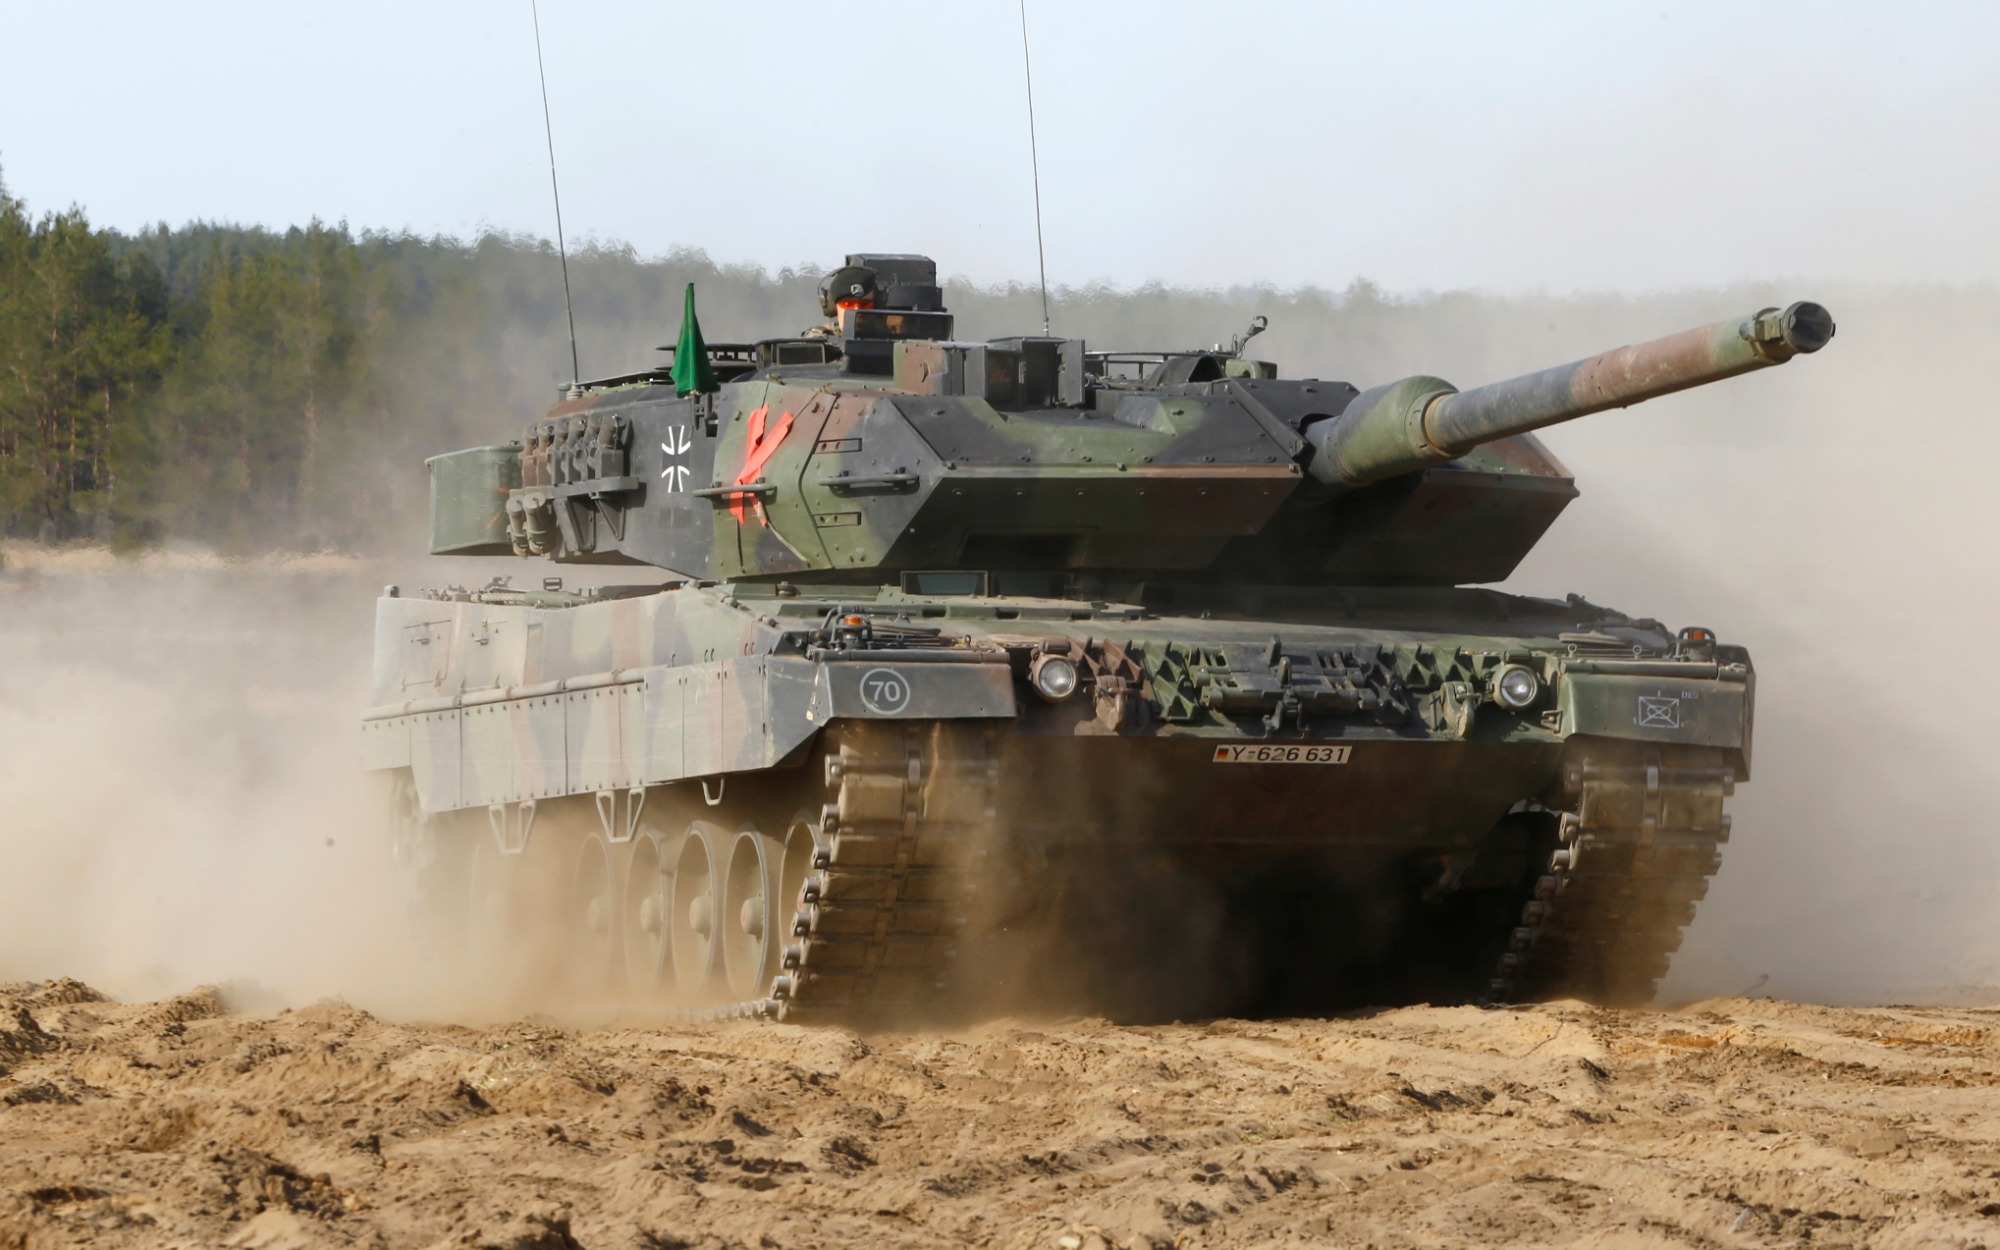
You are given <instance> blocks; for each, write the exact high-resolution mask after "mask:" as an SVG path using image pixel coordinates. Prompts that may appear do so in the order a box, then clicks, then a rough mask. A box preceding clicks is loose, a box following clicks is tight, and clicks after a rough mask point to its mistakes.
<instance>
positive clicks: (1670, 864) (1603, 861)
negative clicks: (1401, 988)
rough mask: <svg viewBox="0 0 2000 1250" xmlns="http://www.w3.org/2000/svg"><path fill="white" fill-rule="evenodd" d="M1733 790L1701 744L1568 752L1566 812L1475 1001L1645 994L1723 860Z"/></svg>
mask: <svg viewBox="0 0 2000 1250" xmlns="http://www.w3.org/2000/svg"><path fill="white" fill-rule="evenodd" d="M1735 786H1736V776H1735V773H1734V771H1733V770H1732V769H1730V768H1729V767H1728V766H1727V765H1726V764H1725V763H1724V762H1723V753H1722V752H1721V751H1719V750H1714V749H1710V748H1702V747H1670V746H1669V747H1638V746H1634V745H1632V744H1625V743H1613V742H1606V743H1603V744H1601V745H1593V746H1590V747H1587V748H1585V749H1583V750H1581V751H1579V752H1578V753H1577V754H1575V755H1573V756H1572V757H1571V759H1570V760H1569V761H1568V762H1567V763H1566V764H1565V765H1564V789H1565V790H1566V791H1567V792H1568V794H1569V795H1570V796H1572V797H1573V798H1574V799H1575V807H1574V809H1573V810H1571V811H1566V812H1563V813H1562V814H1561V816H1560V819H1559V823H1558V832H1557V841H1558V846H1557V847H1556V848H1555V849H1554V850H1553V851H1551V852H1550V853H1549V857H1548V859H1547V861H1546V863H1545V864H1544V866H1543V870H1542V873H1541V875H1540V876H1539V877H1538V878H1537V879H1536V881H1535V885H1534V890H1533V897H1532V898H1531V899H1530V900H1529V901H1528V902H1527V903H1526V904H1525V905H1524V906H1523V907H1522V909H1521V921H1520V924H1519V925H1518V926H1517V927H1516V928H1515V929H1514V930H1513V932H1512V934H1511V935H1510V937H1509V942H1508V951H1507V953H1506V954H1504V955H1502V956H1501V957H1500V961H1499V965H1498V967H1497V968H1496V969H1495V972H1494V976H1493V978H1492V980H1491V981H1490V982H1489V984H1488V987H1487V994H1486V998H1485V1001H1486V1002H1488V1003H1489V1004H1497V1003H1505V1002H1513V1001H1521V1000H1526V999H1546V998H1563V997H1577V998H1584V999H1588V1000H1590V1001H1592V1002H1598V1003H1603V1004H1606V1005H1611V1006H1631V1005H1637V1004H1640V1003H1644V1002H1645V1001H1647V1000H1648V999H1650V998H1651V997H1652V995H1653V990H1654V987H1655V986H1656V985H1657V984H1658V982H1659V979H1660V977H1661V976H1662V975H1664V974H1665V972H1666V970H1667V963H1668V960H1669V959H1670V958H1671V956H1672V955H1673V953H1674V951H1675V950H1677V949H1679V947H1680V943H1681V931H1682V929H1683V928H1685V926H1686V925H1687V923H1688V922H1689V921H1690V920H1692V919H1693V918H1694V908H1695V904H1696V903H1697V902H1699V901H1700V900H1701V899H1702V897H1703V896H1704V895H1706V894H1707V893H1708V881H1709V878H1710V877H1711V876H1712V875H1714V873H1715V870H1716V868H1717V867H1718V866H1719V865H1720V863H1721V855H1720V851H1719V848H1720V847H1721V845H1722V844H1723V843H1724V842H1727V841H1728V840H1729V817H1728V816H1727V815H1726V814H1724V812H1723V810H1722V807H1723V801H1724V800H1725V799H1726V798H1727V797H1728V796H1729V795H1730V794H1731V793H1732V792H1733V791H1734V790H1735Z"/></svg>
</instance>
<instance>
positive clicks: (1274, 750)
mask: <svg viewBox="0 0 2000 1250" xmlns="http://www.w3.org/2000/svg"><path fill="white" fill-rule="evenodd" d="M1353 749H1354V748H1353V747H1347V746H1337V747H1336V746H1273V745H1271V744H1269V743H1255V742H1253V743H1250V744H1248V745H1246V746H1240V747H1217V748H1215V757H1214V762H1215V763H1217V764H1345V763H1346V762H1347V756H1348V753H1349V752H1350V751H1352V750H1353Z"/></svg>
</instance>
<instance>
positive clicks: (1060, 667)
mask: <svg viewBox="0 0 2000 1250" xmlns="http://www.w3.org/2000/svg"><path fill="white" fill-rule="evenodd" d="M1028 684H1030V685H1032V686H1033V687H1034V688H1035V693H1036V694H1038V695H1040V696H1042V697H1043V698H1044V699H1047V700H1048V701H1049V702H1051V703H1061V702H1062V701H1063V700H1064V699H1067V698H1069V697H1070V696H1071V695H1073V694H1075V693H1076V665H1074V664H1071V663H1070V662H1069V661H1068V660H1065V659H1063V658H1062V657H1061V656H1059V655H1039V656H1036V657H1035V662H1034V663H1033V664H1030V665H1029V666H1028Z"/></svg>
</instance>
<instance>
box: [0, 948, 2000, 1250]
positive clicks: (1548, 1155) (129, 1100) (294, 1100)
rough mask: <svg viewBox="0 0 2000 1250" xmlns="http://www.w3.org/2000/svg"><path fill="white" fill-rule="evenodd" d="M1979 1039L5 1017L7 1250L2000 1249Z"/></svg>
mask: <svg viewBox="0 0 2000 1250" xmlns="http://www.w3.org/2000/svg"><path fill="white" fill-rule="evenodd" d="M1996 1029H2000V1012H1994V1011H1981V1010H1969V1009H1954V1008H1908V1009H1900V1008H1895V1009H1864V1008H1827V1007H1814V1006H1803V1005H1798V1004H1793V1003H1786V1002H1775V1001H1768V1000H1761V999H1727V1000H1716V1001H1711V1002H1707V1003H1703V1004H1698V1005H1696V1006H1694V1007H1691V1008H1688V1009H1685V1010H1682V1011H1677V1012H1644V1013H1625V1012H1609V1011H1600V1010H1595V1009H1590V1008H1586V1007H1582V1006H1579V1005H1575V1004H1554V1005H1547V1006H1539V1007H1531V1008H1523V1009H1517V1010H1506V1011H1495V1012H1482V1011H1479V1010H1477V1009H1472V1008H1465V1009H1448V1010H1447V1009H1432V1008H1409V1009H1403V1010H1398V1011H1389V1012H1382V1013H1374V1014H1363V1015H1356V1016H1351V1017H1343V1018H1339V1019H1333V1020H1296V1021H1276V1022H1262V1023H1252V1022H1242V1021H1224V1022H1215V1023H1209V1024H1201V1025H1181V1024H1175V1025H1167V1026H1160V1027H1142V1028H1124V1027H1118V1026H1114V1025H1111V1024H1107V1023H1104V1022H1102V1021H1097V1020H1068V1021H1062V1022H1053V1023H1033V1024H1029V1023H1022V1022H1000V1023H993V1024H989V1025H985V1026H981V1027H979V1028H977V1029H975V1030H973V1031H971V1032H967V1033H963V1034H957V1035H881V1036H868V1037H863V1036H857V1035H854V1034H852V1033H848V1032H844V1031H839V1030H811V1029H801V1028H794V1027H788V1026H776V1025H765V1026H758V1025H737V1026H727V1027H716V1028H692V1027H679V1026H671V1027H660V1026H648V1025H643V1024H636V1023H635V1024H625V1025H621V1026H615V1027H597V1028H590V1029H584V1030H571V1029H567V1028H562V1027H558V1026H557V1025H555V1024H553V1023H550V1022H541V1021H534V1020H530V1021H526V1022H514V1023H506V1024H500V1025H495V1026H489V1027H483V1028H467V1027H461V1026H425V1025H416V1024H395V1023H390V1022H388V1021H385V1020H382V1019H379V1018H376V1017H375V1016H372V1015H370V1014H368V1013H366V1012H363V1011H360V1010H358V1009H355V1008H353V1007H350V1006H347V1005H345V1004H342V1003H338V1002H329V1003H323V1004H320V1005H317V1006H313V1007H308V1008H303V1009H299V1010H290V1011H282V1012H279V1013H277V1014H275V1015H274V1014H260V1013H243V1012H234V1011H231V1010H230V1009H229V1006H228V1003H227V1002H226V999H225V996H223V995H220V994H218V993H217V992H216V991H214V990H211V989H202V990H196V991H194V992H192V993H188V994H185V995H182V996H180V997H176V998H172V999H169V1000H165V1001H159V1002H149V1003H132V1004H119V1003H112V1002H109V1001H105V1000H103V999H101V998H100V997H99V996H98V995H97V994H96V993H95V992H94V991H92V990H90V989H88V988H87V987H85V986H83V985H82V984H80V983H78V982H74V981H54V982H31V983H18V984H13V985H8V986H4V987H0V1247H5V1248H7V1250H16V1248H23V1247H26V1248H34V1250H40V1248H41V1247H56V1246H85V1245H88V1246H110V1247H122V1246H182V1245H187V1246H222V1245H232V1246H234V1245H241V1246H321V1245H367V1246H412V1247H419V1246H467V1247H471V1246H502V1247H572V1246H585V1247H590V1248H591V1250H598V1248H600V1247H627V1246H630V1247H651V1248H658V1247H693V1246H702V1247H709V1246H756V1247H767V1246H779V1247H788V1248H803V1247H821V1246H829V1247H830V1246H925V1247H934V1246H954V1245H967V1246H998V1247H1016V1246H1019V1247H1029V1246H1033V1247H1049V1248H1051V1250H1057V1248H1062V1247H1079V1248H1080V1247H1100V1248H1101V1247H1113V1246H1142V1247H1162V1246H1176V1247H1197V1246H1261V1245H1284V1246H1293V1245H1297V1246H1305V1245H1314V1246H1320V1245H1339V1246H1381V1247H1391V1246H1489V1245H1552V1244H1564V1245H1592V1246H1670V1245H1671V1246H1735V1245H1743V1246H1749V1245H1814V1246H1871V1247H1893V1246H1913V1247H1914V1246H1923V1247H1939V1246H1964V1247H1971V1246H1977V1245H1983V1244H2000V1097H1996V1095H1995V1092H1994V1086H1995V1084H1996V1081H2000V1076H1996V1071H1995V1069H1996V1064H1995V1060H1996V1058H2000V1033H1996Z"/></svg>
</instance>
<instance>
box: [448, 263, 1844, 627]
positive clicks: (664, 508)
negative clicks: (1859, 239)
mask: <svg viewBox="0 0 2000 1250" xmlns="http://www.w3.org/2000/svg"><path fill="white" fill-rule="evenodd" d="M834 276H835V277H836V278H838V279H839V282H838V285H839V287H840V291H839V292H835V293H833V294H829V293H827V292H822V311H823V312H825V311H827V310H829V309H830V310H831V313H830V314H829V315H831V316H833V318H834V319H833V320H832V321H830V322H828V323H827V324H825V325H821V326H815V327H813V328H812V330H810V331H808V332H806V333H805V334H803V335H802V336H800V337H796V338H783V339H766V340H763V341H761V342H756V343H747V344H717V345H713V346H710V347H709V348H708V349H707V353H708V357H709V361H710V364H711V366H712V370H713V372H714V374H715V376H716V377H717V378H718V379H719V383H720V389H719V390H718V391H716V392H714V393H710V394H699V395H686V396H679V395H676V393H675V389H674V387H673V385H672V378H671V373H670V371H668V370H666V369H659V370H652V371H645V372H640V373H634V374H630V375H626V376H623V377H618V378H611V379H606V380H604V381H601V382H594V383H589V384H586V385H585V386H584V387H582V388H580V390H579V391H577V392H575V393H566V394H565V396H564V398H563V399H562V400H561V401H560V402H559V403H557V404H556V406H555V407H554V408H552V409H551V410H550V411H549V413H548V415H547V416H545V417H543V418H542V419H540V420H538V421H536V422H534V423H532V424H531V425H530V426H529V427H528V428H527V429H526V430H525V431H524V432H523V434H522V436H521V438H520V439H519V440H518V441H517V442H516V443H514V444H505V445H498V446H492V447H484V448H475V449H473V450H471V451H466V452H459V453H454V454H453V455H449V456H441V457H438V458H437V459H436V460H434V461H432V463H431V469H432V474H433V492H432V498H433V518H432V550H433V551H434V552H437V553H440V554H444V553H462V554H480V555H487V554H502V553H506V552H513V553H515V554H519V555H542V556H547V557H549V558H550V559H553V560H557V561H561V562H566V563H638V564H650V565H654V566H657V567H661V568H666V569H672V570H675V571H677V572H680V573H683V574H687V575H690V576H693V577H699V578H715V579H730V580H762V581H777V580H785V581H791V582H800V581H823V582H862V583H866V582H881V581H885V580H886V581H892V582H893V581H897V580H899V579H901V578H903V577H904V576H905V575H911V574H915V575H925V576H930V577H932V578H933V579H935V578H936V577H939V576H942V575H944V574H946V573H973V574H976V575H978V576H979V577H981V578H982V584H986V585H988V586H989V587H996V588H997V587H999V586H1001V585H1005V586H1006V587H1007V588H1008V590H1009V592H1018V593H1029V594H1039V593H1045V592H1046V591H1047V588H1048V586H1049V585H1050V584H1054V583H1064V582H1066V579H1068V578H1070V577H1072V576H1074V575H1076V574H1078V573H1086V572H1087V573H1089V574H1090V575H1092V576H1093V577H1096V578H1099V579H1100V580H1101V579H1111V580H1112V581H1114V582H1115V581H1119V580H1123V581H1129V582H1133V583H1138V582H1146V583H1149V584H1152V585H1154V586H1155V587H1157V586H1159V585H1160V584H1163V583H1165V582H1170V581H1196V582H1200V581H1214V580H1246V579H1265V580H1273V581H1281V582H1287V583H1301V582H1302V583H1309V584H1319V585H1329V584H1331V585H1346V584H1355V585H1360V584H1400V585H1461V584H1468V583H1476V582H1491V581H1498V580H1501V579H1503V578H1505V577H1506V576H1508V575H1509V574H1510V573H1511V572H1512V571H1513V569H1514V567H1515V565H1516V564H1518V563H1519V561H1520V559H1521V558H1522V557H1523V556H1524V555H1526V554H1527V552H1528V550H1529V549H1530V548H1532V547H1533V546H1534V544H1535V543H1536V542H1537V541H1539V539H1540V538H1541V535H1542V534H1543V533H1544V532H1545V531H1546V530H1547V528H1548V526H1549V525H1550V524H1551V523H1552V522H1553V521H1554V519H1555V517H1556V515H1557V514H1558V513H1559V512H1560V511H1561V510H1562V508H1563V506H1564V505H1565V504H1566V503H1567V502H1568V501H1569V499H1571V498H1573V497H1574V495H1575V493H1576V492H1575V488H1574V486H1573V485H1572V483H1571V479H1570V478H1569V476H1568V474H1567V473H1566V472H1565V471H1564V470H1563V468H1562V466H1561V465H1560V464H1559V463H1558V462H1557V461H1556V460H1555V459H1554V458H1553V457H1551V456H1549V455H1548V453H1547V452H1546V451H1545V450H1543V449H1542V447H1541V445H1540V444H1539V443H1538V442H1537V441H1536V440H1535V439H1534V437H1533V436H1532V434H1530V433H1529V432H1530V431H1533V430H1536V429H1539V428H1541V427H1542V426H1545V425H1550V424H1553V423H1555V422H1559V421H1567V420H1570V419H1573V418H1575V417H1579V416H1583V415H1586V414H1589V413H1592V412H1597V411H1600V410H1602V409H1605V408H1611V407H1617V406H1622V405H1627V404H1633V403H1638V402H1640V401H1642V400H1646V399H1651V398H1654V397H1656V396H1659V395H1664V394H1668V393H1670V392H1672V391H1676V390H1681V389H1684V388H1687V387H1691V386H1698V385H1702V384H1705V383H1708V382H1713V381H1717V380H1720V379H1722V378H1727V377H1732V376H1734V375H1736V374H1739V373H1744V372H1747V371H1749V370H1752V369H1759V368H1764V367H1767V366H1770V365H1774V364H1778V363H1781V362H1783V361H1785V360H1787V359H1789V358H1791V357H1792V356H1793V355H1796V354H1798V353H1801V352H1811V351H1815V350H1817V349H1818V348H1819V347H1820V346H1822V345H1824V344H1825V343H1826V342H1827V340H1828V339H1829V338H1830V337H1831V336H1832V334H1833V321H1832V318H1831V317H1829V316H1828V315H1827V312H1826V310H1825V309H1824V308H1821V307H1820V306H1819V305H1817V304H1808V303H1799V304H1793V305H1792V306H1791V307H1789V308H1787V309H1784V310H1783V311H1782V312H1780V311H1778V310H1775V309H1766V310H1763V311H1761V312H1757V313H1754V314H1752V315H1750V316H1749V317H1744V318H1733V319H1731V320H1728V321H1721V322H1717V323H1715V324H1714V325H1711V326H1706V327H1703V328H1700V329H1696V330H1689V331H1686V332H1684V333H1681V334H1676V335H1672V336H1669V337H1667V338H1662V339H1656V340H1654V341H1652V342H1648V343H1642V344H1639V345H1637V346H1634V347H1624V348H1620V349H1618V350H1616V351H1611V352H1606V353H1604V354H1602V355H1599V356H1593V357H1591V358H1590V359H1588V360H1583V361H1578V362H1576V363H1574V364H1569V365H1563V366H1560V367H1557V368H1553V369H1545V370H1542V371H1541V372H1538V373H1531V374H1527V375H1525V376H1523V377H1519V378H1514V379H1511V380H1509V381H1505V382H1497V383H1493V384H1491V385H1488V386H1482V387H1477V388H1474V389H1472V390H1467V391H1459V390H1456V389H1455V388H1453V387H1452V386H1451V385H1450V384H1449V383H1447V382H1445V381H1443V380H1441V379H1438V378H1434V377H1427V376H1420V377H1413V378H1405V379H1403V380H1402V381H1400V382H1395V383H1391V384H1389V385H1387V386H1380V387H1376V388H1374V389H1372V390H1369V391H1366V392H1360V391H1358V390H1357V388H1355V387H1354V386H1352V385H1349V384H1347V383H1344V382H1326V381H1319V380H1314V379H1303V380H1299V379H1283V378H1280V377H1279V376H1278V374H1277V370H1276V368H1275V367H1274V366H1272V365H1271V364H1269V363H1267V362H1263V361H1256V360H1250V359H1246V358H1244V357H1243V356H1241V355H1239V354H1238V352H1240V350H1241V345H1242V343H1243V342H1244V341H1246V340H1247V336H1245V337H1244V338H1240V339H1239V340H1238V341H1237V342H1236V343H1234V344H1232V345H1231V347H1230V348H1229V349H1222V348H1217V349H1215V350H1212V351H1182V352H1151V353H1144V352H1140V353H1114V352H1094V351H1091V350H1089V349H1088V348H1087V346H1086V345H1085V344H1084V343H1083V342H1082V341H1080V340H1077V339H1064V338H1053V337H1032V336H1030V337H1020V338H1008V339H996V340H992V341H990V342H977V343H975V342H964V341H960V340H956V339H954V338H953V337H952V317H951V314H950V313H949V312H947V311H945V309H944V306H943V299H942V292H941V289H940V288H939V286H938V284H937V271H936V265H935V264H934V263H933V262H932V261H931V260H930V259H929V258H927V257H922V256H912V255H888V254H882V255H875V254H858V255H853V256H849V257H848V258H847V264H846V265H844V266H843V267H842V268H841V269H839V270H838V271H836V274H835V275H834ZM836 296H837V297H838V298H836ZM1051 579H1054V582H1053V583H1052V581H1051Z"/></svg>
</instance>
